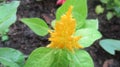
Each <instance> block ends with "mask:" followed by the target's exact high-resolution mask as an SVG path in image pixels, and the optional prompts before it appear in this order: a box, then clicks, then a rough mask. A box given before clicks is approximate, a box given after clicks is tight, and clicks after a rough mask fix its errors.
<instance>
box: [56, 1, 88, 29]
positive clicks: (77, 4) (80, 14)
mask: <svg viewBox="0 0 120 67" xmlns="http://www.w3.org/2000/svg"><path fill="white" fill-rule="evenodd" d="M71 5H72V6H73V11H72V14H73V17H74V18H75V19H76V21H77V29H78V28H80V27H81V26H82V25H83V24H84V23H83V22H85V19H86V17H87V0H74V2H73V0H66V2H65V3H64V4H63V5H62V6H61V7H60V8H59V9H58V10H57V13H56V20H60V18H61V16H62V15H63V14H65V12H66V11H67V10H68V8H69V7H70V6H71Z"/></svg>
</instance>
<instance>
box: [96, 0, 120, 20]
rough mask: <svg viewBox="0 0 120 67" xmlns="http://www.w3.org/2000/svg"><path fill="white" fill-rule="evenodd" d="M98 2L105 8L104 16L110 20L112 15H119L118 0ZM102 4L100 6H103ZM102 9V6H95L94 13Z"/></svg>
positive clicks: (119, 2)
mask: <svg viewBox="0 0 120 67" xmlns="http://www.w3.org/2000/svg"><path fill="white" fill-rule="evenodd" d="M100 2H101V3H102V4H103V5H105V7H104V8H105V9H106V10H107V11H108V13H107V15H106V17H107V19H108V20H110V19H111V18H112V17H113V16H117V17H120V0H100ZM103 5H102V6H103ZM102 10H103V7H102V8H98V6H97V8H96V13H98V14H99V12H101V11H102Z"/></svg>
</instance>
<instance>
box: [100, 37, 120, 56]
mask: <svg viewBox="0 0 120 67" xmlns="http://www.w3.org/2000/svg"><path fill="white" fill-rule="evenodd" d="M100 46H101V47H102V48H103V49H104V50H105V51H107V52H108V53H110V54H112V55H115V51H116V50H117V51H120V40H114V39H103V40H101V41H100Z"/></svg>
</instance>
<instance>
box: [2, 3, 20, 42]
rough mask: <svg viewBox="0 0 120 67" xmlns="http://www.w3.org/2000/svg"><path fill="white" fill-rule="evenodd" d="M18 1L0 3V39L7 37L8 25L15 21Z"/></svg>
mask: <svg viewBox="0 0 120 67" xmlns="http://www.w3.org/2000/svg"><path fill="white" fill-rule="evenodd" d="M19 3H20V2H19V1H13V2H11V3H7V4H2V5H0V37H2V40H6V39H7V38H6V37H7V35H6V34H7V32H8V31H9V27H10V26H11V25H12V24H13V23H14V22H15V21H16V12H17V7H18V6H19ZM5 38H6V39H5Z"/></svg>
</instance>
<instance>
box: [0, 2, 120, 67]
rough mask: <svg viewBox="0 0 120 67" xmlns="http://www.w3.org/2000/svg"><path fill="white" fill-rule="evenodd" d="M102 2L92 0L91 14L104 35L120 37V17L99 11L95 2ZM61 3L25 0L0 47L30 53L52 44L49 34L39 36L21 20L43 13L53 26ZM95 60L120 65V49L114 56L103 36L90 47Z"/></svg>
mask: <svg viewBox="0 0 120 67" xmlns="http://www.w3.org/2000/svg"><path fill="white" fill-rule="evenodd" d="M98 4H100V2H99V1H98V0H88V18H90V19H93V18H94V19H97V18H98V19H99V31H100V32H101V33H102V35H103V37H102V38H101V39H103V38H112V39H120V18H117V17H113V18H112V19H111V20H110V21H108V20H107V19H106V16H105V14H106V12H104V14H101V15H97V14H95V6H96V5H98ZM58 7H59V6H57V5H56V0H43V1H39V2H37V1H30V0H21V4H20V6H19V8H18V12H17V17H18V20H17V21H16V23H15V24H13V25H12V26H11V27H10V31H9V33H8V35H9V40H7V41H5V42H1V41H0V47H11V48H15V49H18V50H20V51H22V52H23V53H24V54H25V55H29V54H30V53H31V52H32V51H33V50H34V49H35V48H38V47H42V46H46V45H47V44H49V41H48V37H49V35H47V36H45V37H40V36H37V35H36V34H35V33H34V32H32V30H30V29H29V28H28V26H26V25H24V24H23V23H22V22H20V19H21V18H23V17H39V18H42V19H44V20H45V21H46V22H47V24H48V25H49V26H50V22H51V21H52V20H54V19H55V12H56V9H57V8H58ZM86 50H87V51H88V52H89V53H90V55H91V56H92V58H93V60H94V64H95V67H120V52H117V53H116V55H115V56H112V55H110V54H108V53H107V52H105V51H104V50H103V49H102V48H101V47H100V46H99V40H98V41H96V42H95V43H94V44H93V45H92V46H91V47H89V48H86Z"/></svg>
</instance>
